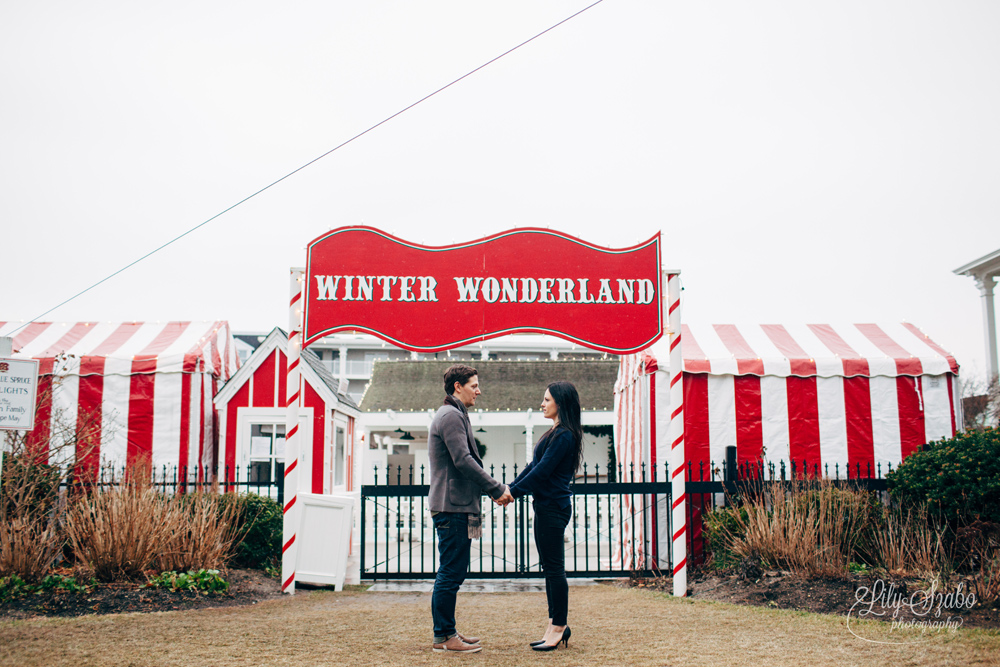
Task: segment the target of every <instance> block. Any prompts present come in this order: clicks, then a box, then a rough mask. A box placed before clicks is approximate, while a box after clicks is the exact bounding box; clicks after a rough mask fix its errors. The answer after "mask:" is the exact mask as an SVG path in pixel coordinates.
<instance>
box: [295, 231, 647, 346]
mask: <svg viewBox="0 0 1000 667" xmlns="http://www.w3.org/2000/svg"><path fill="white" fill-rule="evenodd" d="M306 280H307V283H306V291H305V296H306V307H305V336H304V338H305V341H304V342H305V344H306V345H309V344H310V343H312V342H314V341H316V340H318V339H319V338H322V337H323V336H326V335H327V334H331V333H334V332H337V331H363V332H366V333H370V334H373V335H375V336H378V337H379V338H381V339H383V340H385V341H388V342H390V343H392V344H393V345H397V346H399V347H402V348H405V349H407V350H416V351H419V352H438V351H441V350H448V349H451V348H455V347H459V346H460V345H466V344H468V343H471V342H474V341H481V340H485V339H488V338H495V337H497V336H503V335H506V334H512V333H542V334H551V335H553V336H559V337H560V338H565V339H566V340H570V341H573V342H575V343H579V344H580V345H584V346H586V347H589V348H593V349H595V350H602V351H604V352H611V353H613V354H626V353H629V352H635V351H638V350H642V349H645V348H647V347H649V346H650V345H651V344H652V343H653V342H654V341H656V340H657V339H658V338H659V337H660V336H661V335H663V313H662V309H661V305H660V304H661V298H660V297H661V289H662V287H663V286H662V285H661V280H660V235H659V234H657V235H656V236H654V237H653V238H651V239H649V240H648V241H646V242H645V243H640V244H639V245H636V246H632V247H630V248H621V249H611V248H601V247H599V246H595V245H593V244H590V243H587V242H586V241H581V240H580V239H577V238H573V237H572V236H569V235H567V234H562V233H560V232H556V231H552V230H549V229H532V228H526V229H515V230H511V231H507V232H501V233H499V234H494V235H493V236H488V237H486V238H484V239H481V240H479V241H472V242H470V243H460V244H456V245H450V246H441V247H432V246H423V245H419V244H416V243H410V242H408V241H403V240H402V239H398V238H395V237H393V236H390V235H389V234H386V233H385V232H382V231H380V230H378V229H374V228H372V227H342V228H340V229H335V230H333V231H331V232H329V233H327V234H324V235H323V236H320V237H319V238H317V239H316V240H314V241H313V242H312V243H310V244H309V247H308V264H307V267H306Z"/></svg>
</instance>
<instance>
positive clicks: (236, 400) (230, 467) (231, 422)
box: [202, 382, 250, 482]
mask: <svg viewBox="0 0 1000 667" xmlns="http://www.w3.org/2000/svg"><path fill="white" fill-rule="evenodd" d="M249 403H250V385H249V384H248V383H246V382H244V383H243V386H241V387H240V388H239V389H237V390H236V393H235V394H233V397H232V398H231V399H230V400H229V403H228V404H227V405H226V443H225V447H226V452H225V464H224V465H225V467H226V470H225V471H222V472H224V473H227V474H226V481H227V482H233V481H235V477H234V475H235V474H236V424H237V423H238V421H237V419H238V417H239V409H240V408H243V407H246V406H247V405H248V404H249ZM202 432H203V433H204V431H202Z"/></svg>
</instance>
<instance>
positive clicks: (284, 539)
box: [281, 269, 305, 594]
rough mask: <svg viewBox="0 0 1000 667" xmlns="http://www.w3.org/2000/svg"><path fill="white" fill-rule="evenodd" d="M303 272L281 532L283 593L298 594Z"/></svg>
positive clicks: (293, 302) (295, 288)
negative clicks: (297, 538)
mask: <svg viewBox="0 0 1000 667" xmlns="http://www.w3.org/2000/svg"><path fill="white" fill-rule="evenodd" d="M304 274H305V272H304V271H303V270H302V269H292V270H291V278H290V283H289V297H288V354H287V355H286V356H287V358H288V377H287V383H286V387H285V397H286V403H285V406H286V408H287V412H286V414H285V507H284V521H283V527H282V531H281V533H282V534H281V544H282V546H281V590H282V592H284V593H290V594H294V593H295V555H296V553H297V552H298V548H297V547H296V546H295V533H296V530H297V529H298V526H299V511H300V505H299V503H297V502H296V501H297V500H298V497H299V470H298V467H299V449H300V448H299V397H300V394H301V392H300V386H299V384H300V380H299V378H300V373H299V358H300V355H301V352H302V310H303V306H304V304H303V302H302V293H303V291H304V290H303V287H304V285H303V284H302V280H303V275H304Z"/></svg>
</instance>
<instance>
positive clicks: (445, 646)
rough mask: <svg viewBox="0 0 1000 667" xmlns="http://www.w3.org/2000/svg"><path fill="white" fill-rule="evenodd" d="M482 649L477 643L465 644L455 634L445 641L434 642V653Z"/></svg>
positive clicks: (468, 651)
mask: <svg viewBox="0 0 1000 667" xmlns="http://www.w3.org/2000/svg"><path fill="white" fill-rule="evenodd" d="M482 650H483V647H482V646H480V645H479V644H467V643H466V642H464V641H462V639H461V637H459V636H458V635H455V636H454V637H452V638H450V639H449V640H448V641H446V642H441V643H440V644H434V652H435V653H450V652H452V651H454V652H455V653H476V652H478V651H482Z"/></svg>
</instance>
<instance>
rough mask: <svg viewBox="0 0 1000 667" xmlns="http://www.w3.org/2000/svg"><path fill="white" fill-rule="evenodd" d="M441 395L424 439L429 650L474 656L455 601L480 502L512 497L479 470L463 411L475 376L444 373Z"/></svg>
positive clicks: (474, 644) (475, 389)
mask: <svg viewBox="0 0 1000 667" xmlns="http://www.w3.org/2000/svg"><path fill="white" fill-rule="evenodd" d="M444 390H445V393H446V394H447V395H446V396H445V399H444V405H442V406H441V407H440V408H439V409H438V411H437V414H436V415H434V421H433V422H431V428H430V432H429V434H428V443H427V448H428V456H429V458H430V468H431V484H430V487H431V488H430V495H429V498H428V507H429V508H430V510H431V517H432V518H433V520H434V529H435V530H436V531H437V538H438V554H439V565H438V571H437V577H436V578H435V579H434V593H433V594H432V595H431V616H433V618H434V646H433V648H434V651H435V652H438V653H442V652H450V651H454V652H460V653H476V652H478V651H481V650H482V648H483V647H482V645H480V643H479V638H478V637H466V636H464V635H462V634H460V633H459V632H458V630H456V629H455V601H456V598H457V597H458V589H459V587H460V586H461V585H462V582H464V581H465V574H466V572H468V570H469V552H470V549H471V546H472V539H473V538H479V537H480V535H481V534H482V515H481V507H480V498H481V496H482V494H483V492H485V493H488V494H489V495H490V497H491V498H493V500H494V501H495V502H496V503H497V504H500V505H506V504H507V503H509V502H510V501H511V500H513V498H512V497H511V495H510V490H509V489H508V488H507V487H506V486H505V485H504V484H501V483H500V482H498V481H496V480H495V479H493V478H492V477H490V475H489V474H487V472H486V471H485V470H484V469H483V461H482V459H481V458H479V450H478V448H477V447H476V438H475V436H474V435H473V433H472V423H471V422H470V421H469V411H468V409H469V408H471V407H472V406H474V405H475V404H476V398H478V397H479V395H480V394H481V393H482V392H481V391H480V390H479V372H478V371H477V370H476V369H475V368H471V367H469V366H462V365H455V366H452V367H451V368H449V369H448V370H447V371H445V374H444Z"/></svg>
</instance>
